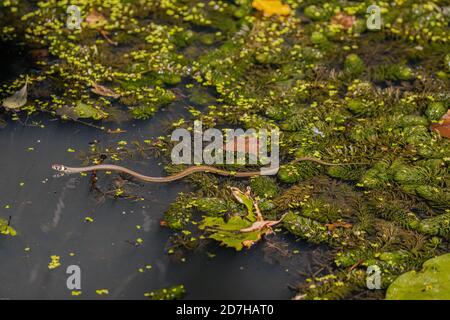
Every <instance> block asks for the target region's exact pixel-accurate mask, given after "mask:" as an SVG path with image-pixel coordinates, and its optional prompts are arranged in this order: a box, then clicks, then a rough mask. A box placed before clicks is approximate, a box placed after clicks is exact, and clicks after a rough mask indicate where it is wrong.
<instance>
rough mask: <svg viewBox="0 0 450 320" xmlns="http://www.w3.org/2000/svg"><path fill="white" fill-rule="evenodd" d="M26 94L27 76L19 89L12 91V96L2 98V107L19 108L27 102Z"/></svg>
mask: <svg viewBox="0 0 450 320" xmlns="http://www.w3.org/2000/svg"><path fill="white" fill-rule="evenodd" d="M27 95H28V76H27V78H26V79H25V84H24V85H23V87H22V88H21V89H20V90H19V91H16V92H14V94H13V95H12V96H9V97H7V98H6V99H4V100H3V104H2V105H3V107H4V108H6V109H10V110H19V109H20V108H21V107H23V106H24V105H25V104H26V103H27Z"/></svg>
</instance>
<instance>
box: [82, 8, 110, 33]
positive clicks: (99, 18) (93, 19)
mask: <svg viewBox="0 0 450 320" xmlns="http://www.w3.org/2000/svg"><path fill="white" fill-rule="evenodd" d="M104 23H106V18H105V16H104V15H102V14H101V13H99V12H98V11H97V10H95V9H92V11H91V12H90V13H89V14H88V15H87V17H86V24H87V25H88V27H90V28H94V29H95V28H98V27H99V26H101V25H103V24H104Z"/></svg>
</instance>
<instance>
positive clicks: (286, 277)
mask: <svg viewBox="0 0 450 320" xmlns="http://www.w3.org/2000/svg"><path fill="white" fill-rule="evenodd" d="M180 112H181V113H183V112H184V111H183V107H182V106H180V105H178V106H177V105H173V106H172V107H168V108H166V109H165V110H161V111H160V112H159V113H158V115H157V116H156V117H154V118H153V119H152V120H150V121H140V122H130V123H126V124H121V128H123V129H125V130H126V131H127V132H126V133H124V134H120V135H112V134H106V133H103V132H102V131H100V130H98V129H95V128H92V127H89V126H86V125H82V124H78V123H73V122H62V121H60V120H57V119H50V118H47V117H43V116H40V117H35V118H33V119H32V121H30V120H29V121H28V122H29V123H31V122H34V123H38V124H40V125H43V127H40V126H24V125H22V124H20V123H18V122H13V121H8V124H7V126H6V127H5V128H4V129H2V130H1V134H0V150H1V156H0V181H1V183H0V217H1V218H4V219H8V218H9V217H11V224H12V226H13V227H14V228H15V229H16V230H17V231H18V233H19V234H18V236H16V237H13V238H5V237H2V239H0V260H1V261H2V262H1V263H0V284H1V286H0V299H66V298H73V299H80V298H90V299H95V298H111V299H145V297H144V293H145V292H148V291H151V290H155V289H159V288H162V287H167V286H172V285H178V284H184V286H185V288H186V291H187V294H186V296H185V298H187V299H194V298H203V299H219V298H224V299H229V298H234V299H260V298H261V299H262V298H265V299H288V298H290V297H291V296H292V292H291V291H290V290H289V288H288V284H295V282H297V281H299V280H300V277H301V276H300V275H299V273H298V271H300V272H303V273H308V272H309V271H310V268H311V263H312V257H313V256H314V255H316V254H317V250H318V248H316V247H315V246H313V245H308V244H306V243H301V242H300V243H296V242H294V241H292V240H293V239H284V236H283V235H282V234H279V235H275V236H272V239H273V237H275V238H276V239H277V240H280V241H283V242H285V243H288V242H289V243H290V244H289V246H290V249H291V250H292V249H297V250H298V251H299V253H298V254H296V255H295V257H293V258H289V259H284V260H285V261H281V262H276V261H275V262H274V261H272V260H274V259H272V258H273V257H269V259H268V257H267V251H266V250H265V249H267V248H265V245H266V244H259V245H257V246H255V247H254V248H252V249H250V250H247V251H244V252H240V253H236V252H234V251H233V250H232V249H225V248H220V247H218V246H217V245H216V244H211V245H209V246H208V247H207V248H205V249H202V250H197V251H196V252H192V253H190V252H188V253H187V254H186V255H185V259H186V261H185V262H180V261H176V260H175V259H171V257H170V255H168V254H167V247H168V242H169V237H170V235H171V231H170V230H169V229H167V228H163V227H161V226H160V224H159V222H160V220H161V219H162V217H163V214H164V212H165V211H166V210H167V208H168V206H169V204H170V202H171V201H173V200H174V199H175V197H176V195H177V193H178V192H181V191H184V192H186V191H189V188H191V187H190V186H189V185H188V184H187V183H185V182H183V181H177V182H174V183H168V184H142V185H141V186H140V188H142V190H144V193H145V195H146V196H145V198H146V200H145V201H133V200H127V199H113V198H107V199H106V200H105V201H103V202H101V203H98V201H96V197H95V196H94V195H93V194H92V192H90V188H89V176H87V177H82V176H80V175H66V176H63V177H59V178H58V177H55V173H54V172H53V171H52V169H51V165H52V164H53V163H64V164H67V165H73V166H77V165H81V161H80V160H78V159H77V158H76V155H77V152H79V151H86V150H88V149H89V142H91V141H93V140H98V141H99V143H100V144H101V145H103V146H108V145H111V144H112V143H114V142H117V141H119V140H128V141H131V140H141V141H142V140H144V139H149V138H152V137H157V136H158V135H160V134H162V133H163V130H162V128H161V127H162V126H161V125H160V123H161V122H163V121H164V119H167V117H172V116H174V115H176V114H177V113H178V114H179V113H180ZM69 148H71V149H74V150H75V153H71V152H68V149H69ZM122 164H123V165H125V166H127V167H131V168H134V169H136V170H138V171H141V172H143V173H144V174H147V175H154V176H160V175H164V174H165V173H164V171H163V168H162V166H161V165H158V161H157V160H156V159H154V161H149V162H148V163H143V162H139V163H136V161H128V162H127V161H124V162H123V163H122ZM99 176H100V181H101V180H102V178H103V177H104V175H103V174H100V175H99ZM87 216H89V217H92V218H93V219H94V221H93V222H91V223H89V222H86V221H85V217H87ZM137 225H139V226H141V228H140V229H137V227H136V226H137ZM137 238H141V239H142V240H143V241H144V242H143V244H142V245H141V246H139V247H135V246H133V245H132V244H130V243H129V241H133V240H135V239H137ZM26 248H27V249H26ZM206 252H209V253H214V254H215V255H216V256H215V257H214V258H210V257H208V255H207V254H206ZM52 255H56V256H59V257H60V263H61V266H60V267H58V268H56V269H54V270H49V268H48V264H49V263H50V261H51V258H50V257H51V256H52ZM275 260H276V259H275ZM69 265H78V266H79V267H80V268H81V273H82V277H81V286H82V288H81V291H82V294H81V296H77V297H72V295H71V291H70V290H68V289H67V287H66V280H67V277H68V275H67V274H66V268H67V267H68V266H69ZM146 265H151V266H152V268H151V269H146V268H145V266H146ZM140 268H143V269H144V270H145V272H139V269H140ZM97 289H108V290H109V295H108V296H106V297H105V296H99V295H97V294H96V290H97Z"/></svg>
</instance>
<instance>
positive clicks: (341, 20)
mask: <svg viewBox="0 0 450 320" xmlns="http://www.w3.org/2000/svg"><path fill="white" fill-rule="evenodd" d="M355 22H356V18H355V16H351V15H346V14H344V13H342V12H339V13H337V14H336V15H335V16H334V17H332V18H331V23H332V24H337V25H340V26H342V28H343V29H344V30H348V29H350V28H351V27H352V26H353V25H354V24H355Z"/></svg>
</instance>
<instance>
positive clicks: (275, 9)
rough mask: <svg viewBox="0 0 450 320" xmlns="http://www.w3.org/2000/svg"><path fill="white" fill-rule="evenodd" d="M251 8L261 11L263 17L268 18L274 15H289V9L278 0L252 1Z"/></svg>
mask: <svg viewBox="0 0 450 320" xmlns="http://www.w3.org/2000/svg"><path fill="white" fill-rule="evenodd" d="M252 6H253V8H255V9H256V10H259V11H262V13H263V15H264V16H265V17H270V16H273V15H275V14H278V15H281V16H287V15H289V14H290V13H291V7H289V5H287V4H283V3H282V2H281V1H280V0H253V2H252Z"/></svg>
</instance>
